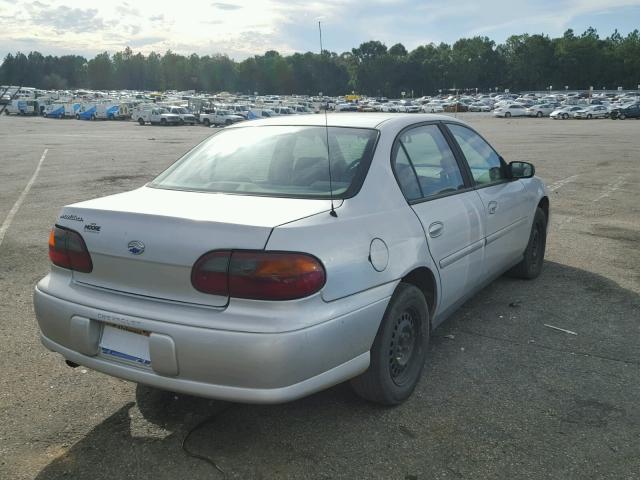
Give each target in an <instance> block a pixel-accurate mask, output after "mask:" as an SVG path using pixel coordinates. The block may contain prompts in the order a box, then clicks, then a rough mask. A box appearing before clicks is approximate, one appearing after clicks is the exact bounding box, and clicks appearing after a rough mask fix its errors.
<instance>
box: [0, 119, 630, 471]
mask: <svg viewBox="0 0 640 480" xmlns="http://www.w3.org/2000/svg"><path fill="white" fill-rule="evenodd" d="M459 117H461V118H463V119H465V120H467V121H469V122H470V123H471V124H472V125H473V126H474V127H475V128H476V129H477V130H478V131H479V132H481V133H482V134H483V135H484V136H485V137H486V138H487V139H488V140H489V141H490V142H491V143H492V144H493V145H494V146H495V147H496V149H497V150H498V151H499V152H500V153H501V154H502V155H503V156H504V157H505V159H506V160H507V161H512V160H516V159H518V160H524V161H528V162H532V163H534V164H535V165H536V169H537V174H538V175H539V176H540V177H542V178H543V179H544V180H545V181H546V182H547V185H548V186H549V189H550V200H551V224H550V231H549V240H548V243H547V255H546V264H545V267H544V271H543V273H542V275H541V276H540V277H539V278H538V279H537V280H534V281H530V282H526V281H522V280H514V279H510V278H501V279H500V280H498V281H497V282H495V283H493V284H492V285H491V286H489V287H487V288H486V289H485V290H483V291H482V292H480V293H479V294H478V295H476V296H475V297H474V298H473V299H472V300H471V301H470V302H468V303H467V304H466V305H465V306H464V307H463V308H462V309H461V310H459V311H458V312H457V313H456V314H455V315H454V316H453V317H452V318H450V319H449V320H448V321H447V322H445V323H444V324H443V325H442V326H440V327H439V328H438V329H437V330H436V331H435V332H434V337H435V338H433V340H432V343H431V349H430V353H429V355H428V360H427V367H426V368H425V371H424V374H423V378H422V380H421V382H420V384H419V385H418V388H417V390H416V392H415V393H414V395H413V396H412V397H411V398H410V399H409V400H408V401H407V402H406V403H404V404H403V405H401V406H399V407H396V408H381V407H379V406H375V405H371V404H367V403H364V402H363V401H361V400H360V399H359V398H358V397H356V396H355V394H353V393H352V392H351V390H350V389H349V387H348V385H338V386H336V387H334V388H332V389H330V390H328V391H325V392H321V393H318V394H315V395H313V396H311V397H308V398H305V399H302V400H299V401H296V402H293V403H289V404H284V405H276V406H255V405H239V404H228V403H224V402H217V401H210V400H205V399H199V398H193V397H187V396H182V395H175V394H173V393H169V392H159V391H155V390H152V389H150V388H147V387H144V386H136V385H135V384H131V383H128V382H125V381H122V380H118V379H115V378H112V377H109V376H106V375H103V374H100V373H96V372H93V371H90V370H87V369H85V368H83V367H79V368H76V369H71V368H69V367H67V366H66V365H65V364H64V362H63V361H62V358H61V357H60V356H59V355H57V354H53V353H50V352H48V351H47V350H45V348H44V347H42V345H41V344H40V341H39V337H38V335H39V332H38V328H37V325H36V321H35V318H34V313H33V307H32V290H33V286H34V284H35V283H36V282H37V281H38V280H39V279H40V278H41V277H43V276H44V275H45V274H46V272H47V271H48V269H49V260H48V258H47V238H48V234H49V230H50V228H51V225H52V224H53V223H54V221H55V219H56V216H57V214H58V212H59V210H60V208H61V207H62V206H63V205H66V204H69V203H73V202H76V201H80V200H84V199H88V198H93V197H99V196H103V195H107V194H111V193H117V192H121V191H125V190H129V189H132V188H136V187H138V186H140V185H142V184H144V183H145V182H147V181H148V180H150V179H152V178H153V177H154V176H155V175H156V174H157V173H159V172H160V171H162V170H163V169H164V168H165V167H166V166H168V165H169V164H170V163H171V162H172V161H173V160H175V159H176V158H177V157H178V156H179V155H180V154H182V153H183V152H185V151H186V150H188V149H189V148H190V147H191V146H193V145H194V144H196V143H197V142H199V141H200V140H202V139H204V138H206V137H207V136H208V135H210V134H211V133H213V130H210V129H207V128H204V127H201V126H194V127H187V126H184V127H151V126H145V127H142V126H139V125H137V124H135V123H134V122H115V121H112V122H106V121H105V122H79V121H72V120H67V121H65V120H60V121H54V120H47V119H43V118H35V117H2V118H0V185H1V188H0V225H3V222H5V219H6V218H7V217H10V218H11V219H12V221H11V222H10V223H5V225H6V227H7V228H6V232H5V235H4V238H3V236H2V230H1V229H0V355H1V358H2V369H0V478H2V479H12V480H14V479H15V480H18V479H33V478H37V479H43V480H44V479H47V480H48V479H63V478H64V479H69V478H72V479H85V478H87V479H102V478H105V479H110V480H111V479H125V478H153V479H158V480H164V479H177V478H190V479H200V478H203V479H204V478H207V479H211V478H225V476H226V478H234V479H279V478H291V479H293V478H295V479H303V478H304V479H331V478H347V479H360V478H363V479H364V478H380V479H401V480H423V479H425V480H426V479H429V480H433V479H452V480H455V479H475V480H477V479H509V480H512V479H536V480H539V479H553V480H558V479H580V480H586V479H616V480H619V479H625V480H626V479H629V480H631V479H638V478H640V408H639V407H638V399H639V398H640V341H639V340H640V248H639V245H640V187H638V185H639V184H640V162H639V159H640V122H638V121H634V120H626V121H610V120H588V121H577V120H575V121H553V120H550V119H548V118H540V119H537V118H532V119H529V118H524V119H515V118H514V119H497V118H493V117H491V116H489V115H485V114H461V115H459ZM45 151H46V155H45V156H44V160H42V158H43V154H44V152H45ZM41 160H42V163H41V167H40V170H39V173H38V175H37V177H36V178H35V180H34V182H33V184H32V187H31V189H30V191H28V192H27V193H26V194H24V195H23V193H24V191H25V187H27V184H28V183H29V181H30V179H31V178H32V175H33V174H34V171H35V170H36V168H37V166H38V164H39V162H40V161H41ZM21 195H22V197H21ZM19 199H22V200H23V201H22V202H21V204H20V207H19V209H18V210H17V211H16V210H15V209H14V210H13V211H12V207H13V206H14V204H15V202H16V201H19ZM545 324H547V325H552V326H555V327H560V328H562V329H565V330H569V331H572V332H575V333H576V335H573V334H571V333H565V332H563V331H559V330H556V329H553V328H550V327H548V326H545ZM238 354H239V355H241V354H242V352H238ZM203 421H204V423H201V422H203ZM194 427H197V429H196V430H194V431H193V433H192V434H191V435H190V436H189V438H188V441H187V443H186V446H185V447H186V450H188V451H190V452H192V456H189V455H187V453H186V452H185V450H184V449H183V440H184V439H185V436H186V435H187V434H188V433H189V432H190V431H191V430H192V429H193V428H194ZM193 455H195V456H200V457H205V458H208V459H209V461H207V460H203V459H202V458H194V456H193ZM214 463H215V464H217V465H218V467H219V468H220V469H221V470H223V471H224V472H225V473H224V474H223V473H222V472H221V471H219V470H217V469H216V468H215V467H214V465H213V464H214Z"/></svg>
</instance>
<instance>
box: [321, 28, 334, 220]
mask: <svg viewBox="0 0 640 480" xmlns="http://www.w3.org/2000/svg"><path fill="white" fill-rule="evenodd" d="M318 33H319V34H320V60H322V51H323V49H322V23H321V22H320V21H318ZM328 108H329V102H327V103H326V104H325V105H324V132H325V135H326V137H327V162H329V198H331V211H329V215H331V216H332V217H337V216H338V214H337V213H336V209H335V207H334V205H333V179H332V178H331V152H330V150H329V121H328V120H327V109H328Z"/></svg>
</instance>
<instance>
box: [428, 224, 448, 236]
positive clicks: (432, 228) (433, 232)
mask: <svg viewBox="0 0 640 480" xmlns="http://www.w3.org/2000/svg"><path fill="white" fill-rule="evenodd" d="M442 232H444V224H443V223H442V222H433V223H432V224H431V225H429V236H430V237H431V238H436V237H439V236H440V235H442Z"/></svg>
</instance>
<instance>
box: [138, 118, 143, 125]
mask: <svg viewBox="0 0 640 480" xmlns="http://www.w3.org/2000/svg"><path fill="white" fill-rule="evenodd" d="M138 123H139V124H140V125H144V124H145V121H144V119H143V118H142V117H140V118H139V119H138Z"/></svg>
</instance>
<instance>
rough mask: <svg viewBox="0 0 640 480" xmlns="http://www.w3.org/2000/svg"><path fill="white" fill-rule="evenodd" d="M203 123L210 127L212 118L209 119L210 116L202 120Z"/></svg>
mask: <svg viewBox="0 0 640 480" xmlns="http://www.w3.org/2000/svg"><path fill="white" fill-rule="evenodd" d="M202 123H204V126H205V127H208V126H210V125H211V120H209V119H208V118H205V119H204V120H202Z"/></svg>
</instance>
